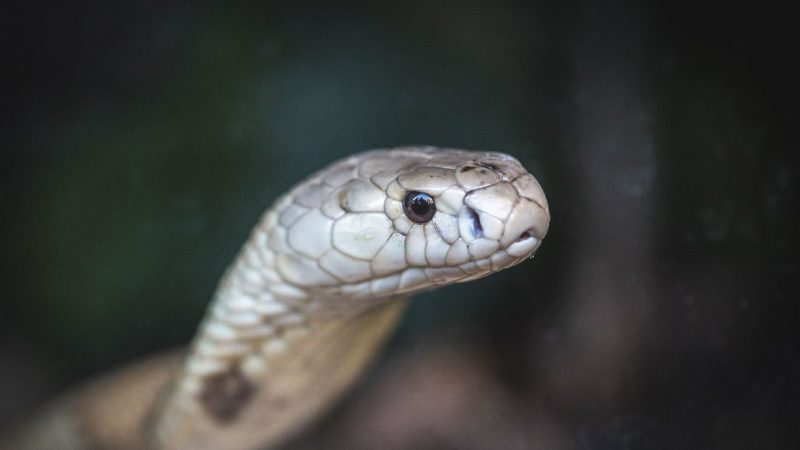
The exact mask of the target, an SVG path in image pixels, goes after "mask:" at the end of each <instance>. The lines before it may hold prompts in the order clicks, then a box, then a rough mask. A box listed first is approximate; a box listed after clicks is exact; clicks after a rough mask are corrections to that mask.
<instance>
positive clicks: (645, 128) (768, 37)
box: [0, 0, 800, 449]
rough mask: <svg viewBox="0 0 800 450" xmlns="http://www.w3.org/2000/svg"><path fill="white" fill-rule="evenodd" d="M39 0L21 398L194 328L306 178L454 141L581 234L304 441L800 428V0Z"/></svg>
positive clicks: (451, 299) (24, 99) (16, 350)
mask: <svg viewBox="0 0 800 450" xmlns="http://www.w3.org/2000/svg"><path fill="white" fill-rule="evenodd" d="M12 3H15V2H12ZM16 3H17V4H15V5H14V4H12V5H8V6H7V7H6V8H4V9H5V12H4V13H3V16H4V17H3V22H5V24H4V26H3V30H4V31H3V33H4V34H6V36H5V37H4V38H3V46H4V47H5V50H4V52H3V60H4V63H3V70H2V72H3V75H4V77H6V82H5V83H4V84H3V97H4V98H5V100H4V101H3V105H4V108H3V118H2V123H1V124H0V127H2V132H3V136H4V141H5V143H4V145H3V158H2V162H0V167H1V168H2V172H1V173H0V176H1V177H2V178H0V198H2V214H3V218H2V229H1V230H2V233H0V276H1V277H2V278H1V279H0V282H1V283H2V285H1V286H0V288H1V289H2V290H1V291H0V292H2V298H3V300H2V310H3V312H2V315H1V316H0V399H1V401H0V422H5V423H7V422H9V421H12V420H14V418H16V417H18V416H19V415H20V414H23V413H26V412H30V411H32V410H34V409H35V408H36V407H37V406H39V405H41V404H43V403H45V402H46V401H47V400H48V399H51V398H53V397H54V396H55V395H57V394H58V393H60V392H63V391H64V390H66V389H69V388H70V387H72V386H75V385H78V384H80V383H82V382H85V381H86V380H89V379H91V378H92V377H95V376H97V375H99V374H101V373H103V372H105V371H107V370H109V369H110V368H114V367H118V366H120V365H122V364H124V363H125V362H126V361H131V360H134V359H136V358H139V357H143V356H144V355H147V354H151V353H153V352H156V351H158V350H160V349H165V348H170V347H174V346H176V345H180V344H182V343H185V342H186V341H188V339H189V338H190V336H191V335H192V333H193V331H194V328H195V326H196V324H197V322H198V320H199V319H200V317H201V316H202V314H203V311H204V308H205V306H206V303H207V301H208V299H209V297H210V295H211V293H212V291H213V289H214V286H215V284H216V282H217V280H218V278H219V276H220V275H221V273H222V271H223V270H224V268H225V267H226V265H227V264H228V262H229V261H230V260H231V259H232V257H233V256H234V255H235V253H236V251H237V249H238V248H239V246H240V245H241V243H242V242H243V240H244V238H245V237H246V235H247V233H248V231H249V229H250V227H251V226H252V225H253V224H254V223H255V221H256V220H257V218H258V216H259V215H260V214H261V212H262V210H264V209H265V208H266V207H267V206H268V205H269V204H270V203H271V202H272V201H273V200H274V199H275V198H276V196H277V195H279V194H280V193H281V192H283V191H284V190H286V189H287V188H288V187H289V186H290V185H291V184H292V183H294V182H296V181H298V180H301V179H303V178H304V177H305V176H306V175H308V174H309V173H310V172H312V171H313V170H316V169H318V168H320V167H322V166H324V165H325V164H327V163H329V162H331V161H334V160H336V159H338V158H340V157H343V156H345V155H348V154H350V153H353V152H355V151H360V150H365V149H370V148H376V147H390V146H396V145H403V144H429V145H440V146H451V147H462V148H471V149H486V150H497V151H504V152H508V153H511V154H513V155H515V156H517V157H518V158H519V159H520V160H521V161H522V162H523V163H524V164H525V165H526V167H528V168H529V169H530V170H531V171H532V172H533V173H534V174H535V175H536V176H537V178H538V179H539V180H540V182H541V183H542V185H543V186H544V189H545V192H546V193H547V195H548V198H549V200H550V204H551V209H552V216H553V217H552V223H551V232H550V234H549V235H548V237H547V239H546V240H545V241H544V244H543V246H542V247H541V249H540V251H539V252H538V254H537V256H536V258H535V259H534V260H533V261H529V262H526V263H525V264H523V265H522V266H519V267H517V268H515V269H513V270H508V271H506V272H503V273H500V274H497V275H496V276H493V277H490V278H488V279H484V280H481V281H479V282H477V283H472V284H469V285H464V286H455V287H451V288H448V289H446V290H444V291H442V292H437V293H435V294H430V295H423V296H420V297H419V298H417V299H416V300H415V301H414V303H413V306H412V307H411V309H410V312H409V314H408V316H407V317H406V320H405V321H404V322H403V324H402V326H401V328H400V330H399V332H398V334H397V335H396V336H395V337H394V338H393V340H392V341H391V343H390V345H389V348H388V349H387V351H386V353H385V354H384V355H383V356H382V357H381V358H380V360H379V361H378V363H377V365H376V366H375V368H374V370H372V371H371V372H370V374H369V375H368V376H367V377H366V378H365V380H364V382H363V383H362V384H361V385H359V386H358V387H357V388H356V389H354V390H353V392H352V394H351V395H349V396H348V398H347V399H346V400H345V401H343V402H342V403H341V404H340V405H339V406H338V407H337V408H336V409H335V410H334V411H333V412H332V413H331V414H330V415H328V416H327V417H326V418H325V419H324V420H322V421H321V422H319V423H318V424H316V425H315V426H314V427H312V428H311V429H309V430H307V431H306V432H305V433H304V434H303V435H301V436H298V437H297V438H295V439H294V440H293V441H292V442H290V443H288V444H287V446H286V448H287V449H312V448H347V449H372V448H384V449H499V448H502V449H661V448H665V449H666V448H675V449H677V448H680V449H751V448H759V449H770V448H776V449H777V448H800V447H798V446H797V445H798V442H799V441H800V438H798V435H797V429H798V426H800V389H799V388H798V382H799V380H800V361H798V357H799V356H800V348H799V347H800V345H798V344H800V342H798V341H799V339H798V335H799V334H800V333H798V320H800V306H798V305H799V303H798V298H800V296H798V291H800V290H799V289H798V284H800V282H798V278H799V277H800V273H799V272H798V259H797V251H798V234H800V233H798V231H800V227H798V225H800V223H799V221H798V148H797V130H798V125H799V123H798V116H797V100H798V98H800V97H799V96H797V93H798V92H797V91H798V88H797V80H798V79H800V78H798V72H797V70H796V69H792V64H791V63H796V61H795V60H796V59H797V58H796V57H797V48H796V47H797V46H796V41H794V40H793V38H794V36H793V33H792V31H791V30H792V27H794V26H795V25H794V24H793V23H792V16H791V14H788V13H787V12H786V11H780V10H776V9H774V8H771V7H769V6H767V5H762V4H758V5H753V4H751V5H747V6H736V5H734V4H732V3H725V4H720V5H713V4H704V5H701V4H698V3H697V2H684V1H664V2H619V1H612V2H591V1H570V0H568V1H562V2H548V3H544V2H521V1H520V2H516V1H511V0H500V1H491V2H489V1H478V0H467V1H462V2H455V1H436V2H429V1H419V0H406V1H387V2H380V3H378V2H374V3H373V2H365V3H361V2H354V1H353V2H350V1H348V2H329V3H325V2H305V1H297V2H276V1H273V2H269V1H263V2H156V1H139V2H120V1H111V2H109V1H77V2H68V3H64V2H48V1H44V2H16Z"/></svg>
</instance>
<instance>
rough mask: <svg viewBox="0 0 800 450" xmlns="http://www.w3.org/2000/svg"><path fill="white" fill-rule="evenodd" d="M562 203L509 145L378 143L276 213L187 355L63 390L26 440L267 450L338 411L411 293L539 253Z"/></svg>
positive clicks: (235, 268)
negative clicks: (552, 207)
mask: <svg viewBox="0 0 800 450" xmlns="http://www.w3.org/2000/svg"><path fill="white" fill-rule="evenodd" d="M549 220H550V212H549V209H548V205H547V200H546V199H545V196H544V193H543V191H542V188H541V186H540V185H539V183H538V182H537V181H536V179H535V178H534V177H533V176H532V175H531V174H529V173H528V172H527V171H526V170H525V169H524V168H523V167H522V165H521V164H520V163H519V162H518V161H517V160H516V159H514V158H512V157H511V156H508V155H505V154H502V153H491V152H468V151H463V150H455V149H438V148H432V147H405V148H396V149H389V150H373V151H369V152H366V153H361V154H357V155H354V156H351V157H348V158H346V159H344V160H341V161H338V162H336V163H334V164H332V165H331V166H329V167H327V168H325V169H323V170H321V171H319V172H317V173H315V174H313V175H311V176H310V177H309V178H308V179H307V180H305V181H304V182H302V183H300V184H298V185H297V186H295V187H294V188H293V189H291V190H290V191H289V192H288V193H287V194H285V195H283V196H282V197H281V198H279V199H278V200H277V202H276V203H275V205H274V206H273V207H272V208H270V209H269V210H267V212H266V213H264V215H263V216H262V218H261V219H260V221H259V222H258V224H257V225H256V227H255V228H254V229H253V231H252V233H251V235H250V237H249V239H248V240H247V242H246V243H245V244H244V246H243V248H242V249H241V251H240V253H239V254H238V256H237V257H236V259H235V261H234V262H233V263H232V264H231V265H230V267H229V268H228V270H227V271H226V273H225V274H224V276H223V277H222V280H221V282H220V283H219V287H218V288H217V291H216V293H215V294H214V296H213V299H212V302H211V304H210V306H209V309H208V312H207V315H206V317H205V319H204V320H203V322H202V324H201V325H200V327H199V330H198V332H197V335H196V337H195V338H194V341H193V343H192V344H191V346H190V348H189V350H188V354H187V353H186V352H176V353H171V354H167V355H164V356H160V357H155V358H153V359H149V360H146V361H144V362H140V363H138V364H134V365H132V366H130V367H128V368H124V369H122V370H120V371H119V372H117V373H113V374H111V375H109V376H107V377H105V378H103V379H101V380H99V381H97V382H95V383H92V384H90V385H88V386H87V387H86V388H84V389H82V390H80V391H79V392H76V393H74V394H70V395H67V396H66V397H65V398H63V399H62V400H60V401H58V402H57V403H55V404H54V405H53V406H52V407H51V408H50V410H49V412H48V413H47V414H44V415H43V416H42V417H40V418H39V419H38V420H37V421H35V422H34V423H33V424H32V425H30V426H29V427H28V428H27V429H25V431H24V432H23V433H20V434H21V435H22V438H20V440H18V441H17V442H16V443H15V444H14V448H61V449H70V448H73V449H83V448H114V449H133V448H158V449H170V450H172V449H222V448H225V449H253V448H268V447H270V446H271V445H275V444H277V443H280V442H281V441H282V440H283V439H285V438H286V437H287V436H289V435H291V434H292V433H293V432H296V431H297V430H299V429H300V428H301V427H302V426H303V425H305V424H307V423H309V422H310V421H311V420H313V419H314V418H315V417H317V416H319V415H320V414H321V413H322V412H324V411H325V410H326V408H327V407H329V406H330V405H331V404H332V403H333V402H334V401H335V400H336V399H337V398H339V397H340V396H341V395H342V393H343V392H344V391H345V390H346V388H347V387H348V386H350V385H351V384H352V383H353V382H354V380H355V379H356V378H357V376H358V375H359V374H360V373H361V372H362V371H363V369H364V368H365V366H367V365H368V363H369V361H370V360H371V359H373V356H374V355H375V354H376V352H377V350H378V349H379V348H380V347H381V344H382V343H383V342H384V341H385V338H386V337H387V335H388V334H389V333H390V331H391V330H392V329H393V328H394V325H395V323H396V322H397V320H398V318H399V317H400V315H401V312H402V311H403V308H404V306H405V305H406V303H407V301H406V300H407V299H408V298H409V297H411V296H412V295H413V294H415V293H418V292H421V291H425V290H430V289H434V288H437V287H439V286H443V285H447V284H452V283H461V282H465V281H470V280H474V279H477V278H481V277H484V276H487V275H489V274H491V273H493V272H497V271H499V270H501V269H504V268H507V267H511V266H514V265H516V264H518V263H520V262H521V261H524V260H525V259H526V258H528V257H530V256H532V255H533V253H534V252H535V251H536V250H537V248H538V247H539V244H540V243H541V241H542V239H543V238H544V237H545V234H546V233H547V229H548V226H549Z"/></svg>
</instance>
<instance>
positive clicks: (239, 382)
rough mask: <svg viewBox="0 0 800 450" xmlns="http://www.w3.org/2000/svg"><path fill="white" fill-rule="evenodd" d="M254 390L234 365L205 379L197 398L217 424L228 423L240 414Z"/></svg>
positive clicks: (252, 385)
mask: <svg viewBox="0 0 800 450" xmlns="http://www.w3.org/2000/svg"><path fill="white" fill-rule="evenodd" d="M255 390H256V386H255V385H254V384H253V382H251V381H250V380H248V379H247V377H245V375H244V374H243V373H242V370H241V369H240V368H239V365H238V364H236V365H233V366H232V367H231V368H230V369H228V370H226V371H225V372H222V373H219V374H217V375H213V376H210V377H208V378H206V380H205V381H204V382H203V390H202V391H201V392H200V395H199V397H198V398H199V399H200V403H201V404H202V405H203V408H204V409H205V411H206V412H207V413H208V415H209V416H211V417H212V418H213V419H214V420H216V421H217V422H220V423H229V422H231V421H233V420H234V419H236V418H237V417H238V416H239V414H241V412H242V410H243V409H244V407H245V405H247V402H248V401H249V400H250V399H251V398H252V397H253V393H254V392H255Z"/></svg>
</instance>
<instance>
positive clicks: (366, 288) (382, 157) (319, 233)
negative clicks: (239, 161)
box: [260, 147, 550, 299]
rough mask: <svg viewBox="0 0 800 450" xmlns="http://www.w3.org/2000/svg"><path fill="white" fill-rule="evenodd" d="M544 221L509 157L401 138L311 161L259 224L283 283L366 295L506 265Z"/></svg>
mask: <svg viewBox="0 0 800 450" xmlns="http://www.w3.org/2000/svg"><path fill="white" fill-rule="evenodd" d="M549 220H550V212H549V209H548V206H547V200H546V198H545V195H544V192H543V191H542V188H541V186H540V185H539V183H538V182H537V181H536V179H535V178H534V177H533V176H532V175H531V174H530V173H528V171H527V170H525V168H524V167H523V166H522V165H521V164H520V163H519V161H517V160H516V159H514V158H513V157H511V156H508V155H505V154H502V153H489V152H469V151H463V150H454V149H437V148H432V147H423V148H420V147H407V148H398V149H391V150H373V151H370V152H366V153H362V154H359V155H355V156H353V157H350V158H347V159H345V160H342V161H339V162H337V163H334V164H333V165H331V166H329V167H328V168H326V169H323V170H322V171H320V172H318V173H317V174H315V175H314V176H312V177H311V179H310V180H309V181H307V182H304V183H302V184H300V185H299V186H298V187H296V188H295V189H293V190H292V191H290V192H289V194H287V195H286V196H285V197H284V198H283V199H281V200H280V201H279V202H278V204H277V205H276V207H275V208H273V210H272V211H271V212H270V213H268V214H267V215H266V217H265V219H264V224H263V226H262V227H260V228H261V229H262V230H267V235H266V236H265V237H264V239H263V241H264V245H265V246H266V247H267V251H268V253H270V255H267V257H266V258H265V259H267V260H269V261H272V262H274V263H273V265H274V270H275V272H276V274H277V276H278V277H279V278H281V279H282V282H283V283H284V284H285V285H288V286H290V287H292V288H296V289H300V290H303V291H304V292H306V293H309V296H314V297H333V296H338V297H342V296H345V297H347V298H351V299H359V298H360V299H375V298H386V297H393V296H397V295H407V294H412V293H414V292H417V291H421V290H426V289H430V288H433V287H436V286H439V285H442V284H449V283H455V282H463V281H468V280H472V279H475V278H480V277H483V276H486V275H488V274H490V273H493V272H496V271H498V270H501V269H504V268H507V267H511V266H513V265H515V264H518V263H520V262H521V261H523V260H525V259H526V258H528V257H530V256H531V255H532V254H533V253H534V252H535V251H536V250H537V248H538V247H539V244H540V243H541V241H542V239H543V238H544V237H545V234H546V233H547V229H548V224H549ZM312 294H313V295H312Z"/></svg>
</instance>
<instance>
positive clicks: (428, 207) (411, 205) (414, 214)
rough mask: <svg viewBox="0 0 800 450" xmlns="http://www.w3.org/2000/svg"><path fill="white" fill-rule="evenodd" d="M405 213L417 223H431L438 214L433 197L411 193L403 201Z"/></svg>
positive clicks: (420, 193) (422, 193) (421, 193)
mask: <svg viewBox="0 0 800 450" xmlns="http://www.w3.org/2000/svg"><path fill="white" fill-rule="evenodd" d="M403 211H404V212H405V213H406V216H407V217H408V218H409V219H410V220H411V221H412V222H415V223H425V222H429V221H430V220H431V219H432V218H433V215H434V214H435V213H436V205H435V204H434V203H433V197H431V196H430V195H428V194H426V193H424V192H416V191H411V192H409V193H408V194H406V198H404V199H403Z"/></svg>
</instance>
